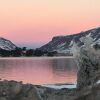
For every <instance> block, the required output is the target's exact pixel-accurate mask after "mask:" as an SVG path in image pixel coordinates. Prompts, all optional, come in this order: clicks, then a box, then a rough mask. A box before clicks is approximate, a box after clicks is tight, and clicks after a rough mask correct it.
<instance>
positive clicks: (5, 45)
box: [0, 38, 17, 51]
mask: <svg viewBox="0 0 100 100" xmlns="http://www.w3.org/2000/svg"><path fill="white" fill-rule="evenodd" d="M16 47H17V46H16V45H14V44H13V43H12V42H11V41H9V40H6V39H4V38H0V49H3V50H9V51H10V50H14V49H15V48H16Z"/></svg>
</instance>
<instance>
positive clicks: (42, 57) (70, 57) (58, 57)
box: [0, 56, 74, 60]
mask: <svg viewBox="0 0 100 100" xmlns="http://www.w3.org/2000/svg"><path fill="white" fill-rule="evenodd" d="M32 58H33V59H66V58H67V59H68V58H69V59H74V57H73V56H55V57H44V56H41V57H0V60H1V59H32Z"/></svg>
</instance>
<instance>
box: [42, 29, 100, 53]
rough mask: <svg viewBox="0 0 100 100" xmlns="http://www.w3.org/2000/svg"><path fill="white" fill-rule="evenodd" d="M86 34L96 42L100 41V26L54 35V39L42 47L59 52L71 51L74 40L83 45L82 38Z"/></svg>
mask: <svg viewBox="0 0 100 100" xmlns="http://www.w3.org/2000/svg"><path fill="white" fill-rule="evenodd" d="M85 36H88V37H92V38H93V39H94V42H98V43H100V27H98V28H95V29H91V30H88V31H85V32H81V33H77V34H73V35H67V36H57V37H53V39H52V41H50V42H49V43H47V44H46V45H44V46H42V47H41V48H40V49H41V50H47V51H58V52H59V53H70V52H71V50H70V49H71V48H72V46H73V43H74V42H75V43H77V44H78V46H82V45H83V42H82V41H81V38H82V37H85Z"/></svg>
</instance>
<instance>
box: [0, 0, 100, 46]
mask: <svg viewBox="0 0 100 100" xmlns="http://www.w3.org/2000/svg"><path fill="white" fill-rule="evenodd" d="M99 12H100V0H75V1H74V0H1V1H0V37H4V38H6V39H8V40H11V41H12V42H13V43H15V44H20V45H22V44H27V45H28V46H31V45H30V44H33V45H34V46H35V47H37V46H40V45H42V44H46V43H48V42H49V41H50V40H51V39H52V37H53V36H58V35H68V34H74V33H79V32H81V31H85V30H89V29H92V28H96V27H99V26H100V13H99Z"/></svg>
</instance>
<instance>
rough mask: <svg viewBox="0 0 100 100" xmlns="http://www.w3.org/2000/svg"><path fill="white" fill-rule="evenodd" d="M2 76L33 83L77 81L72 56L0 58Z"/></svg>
mask: <svg viewBox="0 0 100 100" xmlns="http://www.w3.org/2000/svg"><path fill="white" fill-rule="evenodd" d="M0 78H1V79H3V80H4V79H6V80H16V81H23V82H24V83H31V84H54V83H68V84H69V83H75V82H76V80H77V65H76V63H75V61H74V59H73V58H72V57H69V58H68V57H53V58H52V57H39V58H38V57H32V58H0Z"/></svg>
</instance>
